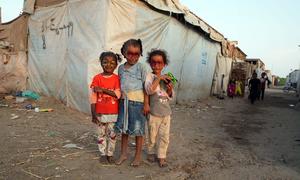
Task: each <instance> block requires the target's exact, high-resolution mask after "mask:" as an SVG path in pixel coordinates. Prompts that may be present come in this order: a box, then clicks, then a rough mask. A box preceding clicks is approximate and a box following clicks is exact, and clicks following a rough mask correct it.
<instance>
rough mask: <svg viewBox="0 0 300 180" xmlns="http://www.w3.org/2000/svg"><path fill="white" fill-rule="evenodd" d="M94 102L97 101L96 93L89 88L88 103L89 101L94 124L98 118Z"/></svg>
mask: <svg viewBox="0 0 300 180" xmlns="http://www.w3.org/2000/svg"><path fill="white" fill-rule="evenodd" d="M96 102H97V93H95V92H94V91H92V89H90V103H91V114H92V122H93V123H95V124H98V123H99V120H98V118H97V116H96Z"/></svg>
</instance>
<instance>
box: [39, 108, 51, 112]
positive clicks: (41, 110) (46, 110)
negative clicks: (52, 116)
mask: <svg viewBox="0 0 300 180" xmlns="http://www.w3.org/2000/svg"><path fill="white" fill-rule="evenodd" d="M53 111H54V110H53V109H51V108H48V109H40V110H39V112H53Z"/></svg>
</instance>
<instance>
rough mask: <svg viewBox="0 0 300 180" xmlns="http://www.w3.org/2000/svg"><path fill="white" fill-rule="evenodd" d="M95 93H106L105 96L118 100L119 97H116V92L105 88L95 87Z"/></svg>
mask: <svg viewBox="0 0 300 180" xmlns="http://www.w3.org/2000/svg"><path fill="white" fill-rule="evenodd" d="M94 92H97V93H104V94H107V95H110V96H112V97H115V98H118V96H117V95H116V93H115V91H112V90H108V89H105V88H101V87H94Z"/></svg>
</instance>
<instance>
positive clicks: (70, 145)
mask: <svg viewBox="0 0 300 180" xmlns="http://www.w3.org/2000/svg"><path fill="white" fill-rule="evenodd" d="M63 148H76V149H83V147H80V146H77V145H76V144H66V145H64V146H63Z"/></svg>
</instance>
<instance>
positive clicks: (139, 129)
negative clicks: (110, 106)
mask: <svg viewBox="0 0 300 180" xmlns="http://www.w3.org/2000/svg"><path fill="white" fill-rule="evenodd" d="M143 107H144V103H142V102H137V101H130V100H128V130H127V131H126V132H123V124H124V122H123V119H124V115H125V112H124V100H120V103H119V115H118V120H117V122H116V124H115V131H116V133H123V134H128V135H133V136H144V135H145V122H146V117H145V116H144V114H143Z"/></svg>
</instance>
